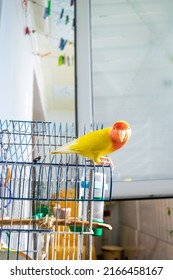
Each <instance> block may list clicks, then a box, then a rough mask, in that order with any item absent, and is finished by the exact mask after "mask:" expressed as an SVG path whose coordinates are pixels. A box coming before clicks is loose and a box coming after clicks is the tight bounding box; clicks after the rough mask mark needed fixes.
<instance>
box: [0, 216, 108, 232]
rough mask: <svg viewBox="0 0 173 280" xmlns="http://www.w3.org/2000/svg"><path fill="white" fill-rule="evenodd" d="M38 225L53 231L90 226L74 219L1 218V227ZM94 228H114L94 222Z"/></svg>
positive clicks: (40, 227)
mask: <svg viewBox="0 0 173 280" xmlns="http://www.w3.org/2000/svg"><path fill="white" fill-rule="evenodd" d="M33 224H34V225H38V227H39V229H50V230H51V229H52V228H53V226H84V227H87V226H88V225H89V222H88V221H81V220H77V219H74V218H69V219H68V220H66V219H56V218H55V217H54V216H52V217H48V216H46V217H44V218H41V219H33V218H22V219H19V218H13V219H9V218H4V219H2V218H0V227H3V226H27V225H30V226H32V225H33ZM92 227H93V228H102V229H108V230H112V226H111V225H109V224H104V223H98V222H92Z"/></svg>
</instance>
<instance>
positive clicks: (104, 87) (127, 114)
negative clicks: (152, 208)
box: [31, 0, 173, 181]
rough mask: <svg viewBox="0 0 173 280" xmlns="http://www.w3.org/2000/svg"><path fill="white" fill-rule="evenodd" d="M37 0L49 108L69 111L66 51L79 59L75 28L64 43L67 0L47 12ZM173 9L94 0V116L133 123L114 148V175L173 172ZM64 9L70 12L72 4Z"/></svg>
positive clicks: (159, 3) (170, 4)
mask: <svg viewBox="0 0 173 280" xmlns="http://www.w3.org/2000/svg"><path fill="white" fill-rule="evenodd" d="M31 2H32V1H31ZM35 2H37V3H39V4H40V5H36V4H32V3H31V4H32V10H33V17H34V27H33V28H34V30H36V33H35V35H36V36H37V42H38V52H39V54H46V53H48V52H51V54H50V55H48V56H43V57H39V59H40V63H41V68H42V71H43V77H44V83H45V99H46V103H47V110H49V111H55V110H58V111H66V112H67V111H72V110H74V60H73V63H71V64H70V66H68V65H61V66H58V59H59V56H60V55H61V54H63V55H64V54H67V55H69V56H70V57H73V59H74V44H73V43H74V40H73V39H74V37H73V36H74V32H73V29H71V28H70V31H72V33H70V34H71V35H70V38H69V42H72V44H71V43H69V44H67V45H66V47H65V49H64V50H63V51H62V50H60V49H59V40H60V37H63V36H64V34H63V32H64V31H63V28H62V27H66V24H65V22H64V20H65V16H64V17H63V21H62V19H60V14H61V12H62V8H63V5H65V7H66V8H67V7H68V8H69V7H70V5H69V3H70V0H62V1H58V0H52V14H51V16H48V17H47V18H46V19H43V15H44V8H43V6H44V7H46V5H47V1H43V0H36V1H35ZM66 4H68V5H67V6H66ZM71 8H72V7H70V9H71ZM73 8H74V7H73ZM172 11H173V1H172V0H164V1H163V0H91V35H92V36H91V38H92V40H91V43H92V68H93V69H92V74H93V102H94V121H95V123H97V124H101V123H103V125H104V126H110V125H111V124H112V123H113V122H115V121H116V120H118V119H125V120H127V121H128V122H129V123H130V125H131V127H132V137H131V139H130V141H129V143H128V144H127V146H126V147H124V148H123V149H122V150H120V151H118V152H116V153H115V154H112V155H111V158H112V160H113V162H114V164H115V170H116V172H115V173H114V176H115V180H119V181H121V180H122V181H123V180H126V181H128V180H129V181H130V180H142V179H143V180H148V179H160V178H161V179H165V178H172V177H173V175H172V170H173V158H172V154H173V146H172V138H173V127H172V123H173V113H172V108H173V76H172V73H173V71H172V70H173V69H172V68H173V51H172V49H173V17H172ZM67 13H69V14H70V17H71V18H73V16H72V13H73V11H69V10H68V9H67ZM71 24H72V22H71ZM69 26H71V25H69ZM59 27H60V29H59ZM61 32H62V33H61ZM67 33H68V32H67ZM61 34H62V36H61ZM35 35H34V36H35Z"/></svg>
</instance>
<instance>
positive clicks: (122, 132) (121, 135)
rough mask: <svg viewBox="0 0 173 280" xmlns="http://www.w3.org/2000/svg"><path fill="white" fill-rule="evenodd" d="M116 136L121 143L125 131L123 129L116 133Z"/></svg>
mask: <svg viewBox="0 0 173 280" xmlns="http://www.w3.org/2000/svg"><path fill="white" fill-rule="evenodd" d="M118 136H119V139H120V141H121V142H123V141H124V138H125V136H126V130H124V129H123V130H119V131H118Z"/></svg>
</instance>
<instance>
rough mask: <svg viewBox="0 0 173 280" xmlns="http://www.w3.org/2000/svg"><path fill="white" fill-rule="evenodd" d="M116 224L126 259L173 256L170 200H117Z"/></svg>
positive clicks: (172, 226) (172, 224)
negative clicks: (117, 220) (117, 217)
mask: <svg viewBox="0 0 173 280" xmlns="http://www.w3.org/2000/svg"><path fill="white" fill-rule="evenodd" d="M169 208H170V210H171V215H168V209H169ZM119 227H120V231H119V244H120V245H121V246H122V247H123V248H125V253H124V254H125V258H127V259H130V258H131V259H132V258H136V259H165V260H166V259H173V237H171V236H170V234H169V230H173V199H157V200H155V199H154V200H136V201H121V202H119ZM132 251H134V253H132Z"/></svg>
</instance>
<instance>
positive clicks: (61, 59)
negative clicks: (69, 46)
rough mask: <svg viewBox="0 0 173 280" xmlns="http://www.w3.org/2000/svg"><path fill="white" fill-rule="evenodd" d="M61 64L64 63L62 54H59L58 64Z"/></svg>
mask: <svg viewBox="0 0 173 280" xmlns="http://www.w3.org/2000/svg"><path fill="white" fill-rule="evenodd" d="M63 64H64V56H63V55H60V56H59V58H58V66H61V65H63Z"/></svg>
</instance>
